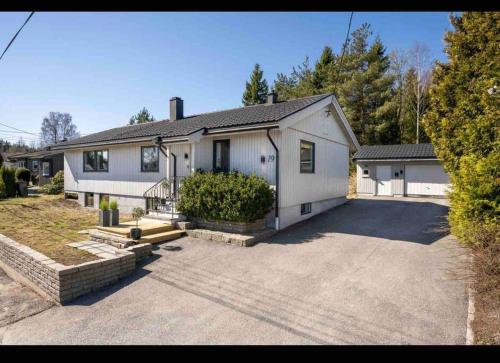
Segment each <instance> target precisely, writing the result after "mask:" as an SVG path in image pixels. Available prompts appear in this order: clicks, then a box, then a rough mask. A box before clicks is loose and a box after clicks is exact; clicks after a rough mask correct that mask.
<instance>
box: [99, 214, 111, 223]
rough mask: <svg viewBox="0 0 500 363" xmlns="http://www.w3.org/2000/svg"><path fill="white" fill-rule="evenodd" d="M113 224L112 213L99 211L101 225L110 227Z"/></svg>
mask: <svg viewBox="0 0 500 363" xmlns="http://www.w3.org/2000/svg"><path fill="white" fill-rule="evenodd" d="M110 222H111V213H110V211H109V210H99V225H100V226H101V227H109V226H110Z"/></svg>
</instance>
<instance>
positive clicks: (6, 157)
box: [0, 152, 16, 168]
mask: <svg viewBox="0 0 500 363" xmlns="http://www.w3.org/2000/svg"><path fill="white" fill-rule="evenodd" d="M15 154H16V153H11V152H2V153H0V156H1V158H2V160H3V163H2V165H5V166H6V167H10V168H15V167H16V162H15V161H13V160H12V159H11V157H12V156H13V155H15Z"/></svg>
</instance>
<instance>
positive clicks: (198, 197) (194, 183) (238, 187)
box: [177, 171, 274, 222]
mask: <svg viewBox="0 0 500 363" xmlns="http://www.w3.org/2000/svg"><path fill="white" fill-rule="evenodd" d="M179 199H180V200H179V202H178V204H177V209H178V210H179V211H180V212H181V213H183V214H185V215H187V216H189V217H195V218H202V219H207V220H215V221H230V222H253V221H255V220H257V219H261V218H264V217H265V215H266V214H267V213H268V212H269V211H270V210H271V208H272V205H273V202H274V192H273V190H272V189H271V188H270V186H269V183H268V182H267V181H266V180H265V179H264V178H261V177H258V176H256V175H255V174H252V175H245V174H243V173H240V172H236V171H232V172H230V173H213V172H196V173H193V174H191V175H190V176H188V177H186V178H185V179H184V181H183V183H182V186H181V188H180V189H179Z"/></svg>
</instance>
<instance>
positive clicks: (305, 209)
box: [300, 202, 312, 215]
mask: <svg viewBox="0 0 500 363" xmlns="http://www.w3.org/2000/svg"><path fill="white" fill-rule="evenodd" d="M311 207H312V204H311V202H309V203H302V204H301V205H300V215H304V214H309V213H311Z"/></svg>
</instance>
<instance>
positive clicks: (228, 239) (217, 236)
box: [186, 229, 276, 247]
mask: <svg viewBox="0 0 500 363" xmlns="http://www.w3.org/2000/svg"><path fill="white" fill-rule="evenodd" d="M186 233H187V235H188V236H189V237H193V238H200V239H204V240H206V241H215V242H224V243H228V244H232V245H235V246H240V247H251V246H253V245H255V244H256V243H258V242H260V241H262V240H263V239H265V238H268V237H271V236H272V235H273V234H275V233H276V231H275V230H274V229H265V230H262V231H259V232H257V233H252V234H238V233H228V232H220V231H211V230H208V229H188V230H186Z"/></svg>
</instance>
